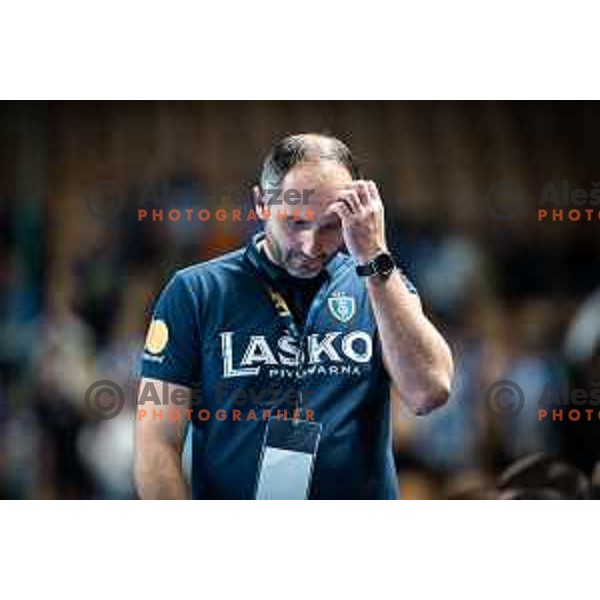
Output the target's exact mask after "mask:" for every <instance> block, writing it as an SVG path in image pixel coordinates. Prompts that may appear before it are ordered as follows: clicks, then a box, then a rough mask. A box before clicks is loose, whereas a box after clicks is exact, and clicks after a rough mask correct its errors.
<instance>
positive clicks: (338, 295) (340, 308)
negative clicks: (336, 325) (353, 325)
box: [327, 292, 356, 323]
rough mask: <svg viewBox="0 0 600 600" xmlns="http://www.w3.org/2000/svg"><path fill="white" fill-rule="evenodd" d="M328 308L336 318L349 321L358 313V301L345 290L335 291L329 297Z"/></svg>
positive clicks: (344, 321)
mask: <svg viewBox="0 0 600 600" xmlns="http://www.w3.org/2000/svg"><path fill="white" fill-rule="evenodd" d="M327 308H329V312H330V313H331V314H332V316H333V317H334V318H336V319H337V320H338V321H341V322H342V323H347V322H348V321H350V319H352V317H353V316H354V314H355V313H356V301H355V300H354V298H353V297H352V296H348V295H347V294H345V293H344V292H334V293H333V294H332V295H331V296H330V297H329V298H327Z"/></svg>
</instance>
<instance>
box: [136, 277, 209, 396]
mask: <svg viewBox="0 0 600 600" xmlns="http://www.w3.org/2000/svg"><path fill="white" fill-rule="evenodd" d="M199 304H200V299H199V297H198V293H197V292H195V291H194V290H192V289H191V287H190V285H189V283H188V282H187V281H186V279H185V277H184V276H183V275H182V274H181V273H180V272H178V273H176V274H175V275H174V277H173V278H172V279H171V280H170V281H169V283H168V284H167V285H166V287H165V288H164V290H163V291H162V293H161V295H160V297H159V299H158V302H157V303H156V306H155V308H154V311H153V315H152V321H151V323H150V326H149V327H148V332H147V334H146V342H145V345H144V351H143V354H142V369H141V374H142V377H150V378H153V379H160V380H163V381H168V382H170V383H175V384H178V385H183V386H186V387H194V386H195V385H197V384H198V381H199V356H200V340H199V316H200V310H199Z"/></svg>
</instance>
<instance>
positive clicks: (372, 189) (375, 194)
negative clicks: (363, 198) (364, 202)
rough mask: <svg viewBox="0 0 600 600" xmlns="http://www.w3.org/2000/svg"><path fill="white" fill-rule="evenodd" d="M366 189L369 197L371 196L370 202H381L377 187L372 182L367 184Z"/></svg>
mask: <svg viewBox="0 0 600 600" xmlns="http://www.w3.org/2000/svg"><path fill="white" fill-rule="evenodd" d="M367 188H368V190H369V195H370V196H371V200H372V201H374V202H381V196H380V195H379V190H378V189H377V185H376V184H375V182H374V181H368V182H367Z"/></svg>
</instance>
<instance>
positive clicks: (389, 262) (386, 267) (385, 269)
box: [374, 254, 396, 275]
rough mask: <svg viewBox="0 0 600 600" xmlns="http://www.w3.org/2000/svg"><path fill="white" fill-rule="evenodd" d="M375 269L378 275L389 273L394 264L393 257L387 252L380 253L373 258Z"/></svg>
mask: <svg viewBox="0 0 600 600" xmlns="http://www.w3.org/2000/svg"><path fill="white" fill-rule="evenodd" d="M374 266H375V271H376V272H377V273H379V274H380V275H389V274H390V273H391V272H392V271H393V270H394V267H395V266H396V264H395V263H394V259H393V258H392V257H391V256H390V255H389V254H380V255H379V256H378V257H377V258H375V260H374Z"/></svg>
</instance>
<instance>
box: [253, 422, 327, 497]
mask: <svg viewBox="0 0 600 600" xmlns="http://www.w3.org/2000/svg"><path fill="white" fill-rule="evenodd" d="M320 438H321V423H316V422H314V421H294V420H292V419H281V420H278V419H276V418H275V417H271V418H270V419H269V420H268V421H267V427H266V430H265V437H264V442H263V448H262V453H261V459H260V462H259V465H258V477H257V485H256V495H255V498H256V500H306V499H307V498H308V494H309V492H310V482H311V479H312V472H313V465H314V462H315V458H316V455H317V448H318V447H319V440H320Z"/></svg>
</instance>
